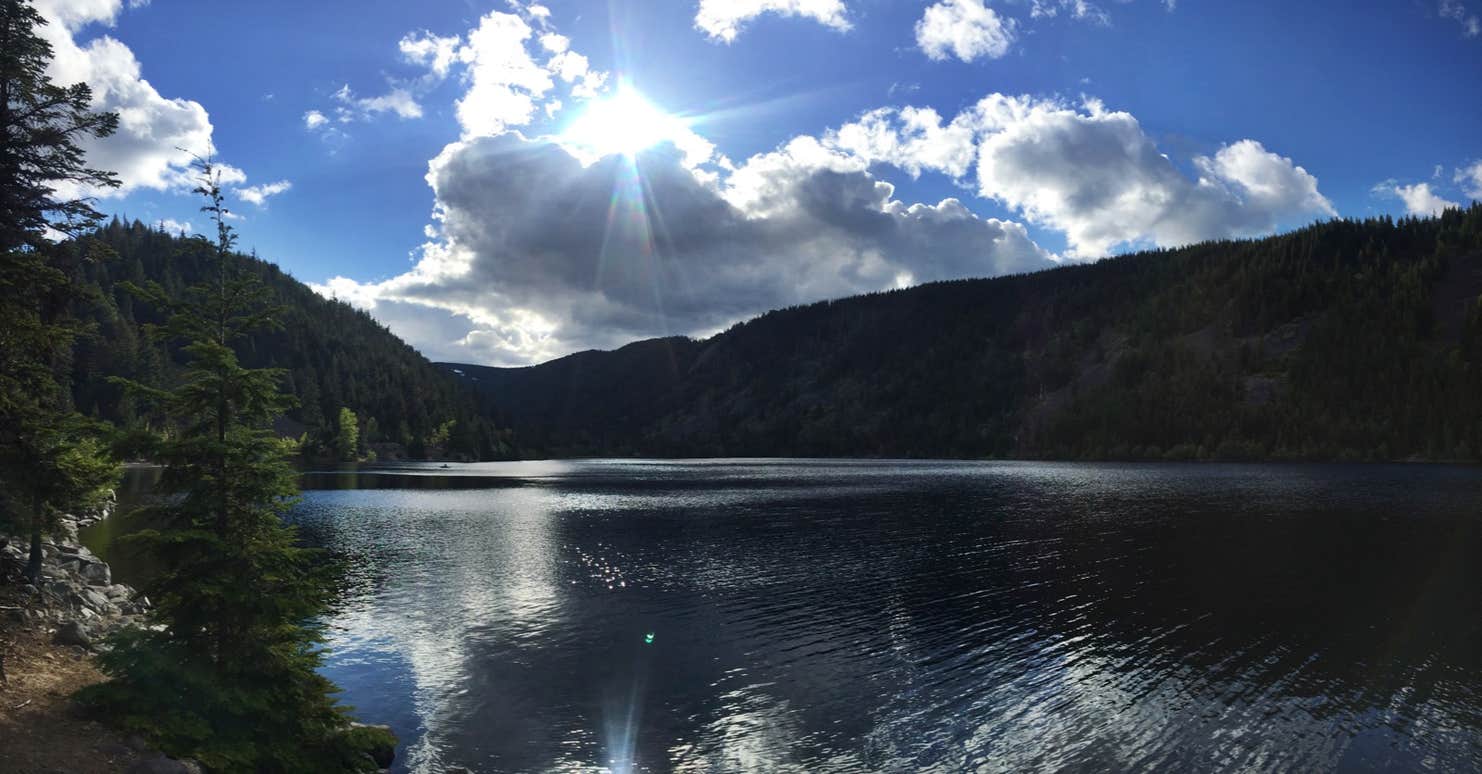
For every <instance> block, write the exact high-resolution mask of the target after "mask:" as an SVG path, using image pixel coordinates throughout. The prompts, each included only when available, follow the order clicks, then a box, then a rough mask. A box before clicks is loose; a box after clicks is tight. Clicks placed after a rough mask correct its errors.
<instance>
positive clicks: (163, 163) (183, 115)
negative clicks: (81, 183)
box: [34, 0, 213, 196]
mask: <svg viewBox="0 0 1482 774" xmlns="http://www.w3.org/2000/svg"><path fill="white" fill-rule="evenodd" d="M34 6H35V8H36V10H37V11H38V12H40V13H41V15H42V16H43V17H44V18H46V19H47V21H49V22H50V23H49V24H47V25H45V26H44V27H42V28H41V29H40V30H39V32H40V34H41V36H42V37H43V38H45V39H46V41H47V42H48V43H50V44H51V46H52V53H53V56H54V58H53V59H52V63H51V66H50V67H49V69H48V71H47V75H48V76H49V77H51V78H52V79H53V80H54V81H56V82H58V83H67V84H71V83H78V82H85V83H87V84H88V85H89V86H91V87H92V89H93V105H94V107H95V108H97V109H100V110H108V111H114V112H117V113H118V114H119V128H118V132H117V133H115V134H114V135H113V136H112V137H108V138H104V139H101V140H98V139H93V138H87V139H85V140H84V141H83V142H82V145H83V148H84V150H85V151H86V152H87V158H88V163H89V164H90V165H92V166H95V167H98V168H101V169H108V170H112V171H114V172H117V173H118V176H119V180H120V182H121V183H122V185H121V186H120V187H119V188H117V189H111V190H104V191H82V190H77V189H66V190H63V191H62V193H63V194H64V195H85V194H92V195H102V196H122V195H125V194H127V193H129V192H131V191H134V190H136V189H139V188H152V189H156V190H164V189H168V188H172V187H175V186H178V185H179V184H180V183H181V181H182V179H183V177H184V175H185V170H187V169H188V168H189V165H190V162H191V156H190V153H188V152H186V151H182V150H180V149H181V148H185V149H188V150H189V151H193V152H196V153H201V154H206V153H210V152H211V151H212V149H213V146H212V142H211V133H212V130H211V120H210V117H209V116H208V115H207V113H206V109H205V108H204V107H202V106H201V105H200V103H198V102H194V101H192V100H186V99H176V98H166V97H164V96H162V95H161V94H160V93H159V91H158V90H156V89H155V88H154V86H153V85H151V84H150V83H149V81H147V80H145V79H144V77H143V72H142V68H141V67H140V64H139V60H138V59H136V58H135V57H134V53H133V52H132V51H131V50H129V48H128V46H125V45H124V44H123V43H120V42H119V41H118V40H116V39H114V38H113V37H110V36H108V35H102V36H100V37H97V38H94V39H92V40H90V41H88V42H87V43H86V45H80V44H79V43H78V42H77V40H76V36H77V35H78V34H79V33H81V32H82V31H84V30H85V29H86V28H89V27H91V26H94V25H103V26H112V25H113V23H114V22H115V20H116V19H117V17H118V15H119V13H120V12H121V11H122V10H123V7H124V2H123V0H34ZM130 7H138V6H137V4H130Z"/></svg>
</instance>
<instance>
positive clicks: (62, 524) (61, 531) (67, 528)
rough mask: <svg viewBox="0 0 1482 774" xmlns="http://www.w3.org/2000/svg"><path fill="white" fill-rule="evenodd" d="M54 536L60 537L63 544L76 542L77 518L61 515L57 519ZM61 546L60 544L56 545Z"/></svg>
mask: <svg viewBox="0 0 1482 774" xmlns="http://www.w3.org/2000/svg"><path fill="white" fill-rule="evenodd" d="M56 537H59V538H61V541H60V542H61V543H63V544H74V543H76V542H77V519H75V518H72V517H71V516H63V517H62V518H60V519H58V520H57V530H56ZM58 547H59V548H61V547H62V546H58Z"/></svg>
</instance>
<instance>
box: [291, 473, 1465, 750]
mask: <svg viewBox="0 0 1482 774" xmlns="http://www.w3.org/2000/svg"><path fill="white" fill-rule="evenodd" d="M305 485H306V488H308V489H309V490H310V491H307V492H306V493H305V496H304V499H303V502H302V504H301V505H300V506H299V507H298V508H297V510H296V511H295V520H296V521H297V523H298V524H299V525H300V526H301V528H302V530H303V533H304V535H305V537H306V539H307V540H309V541H310V542H312V543H314V544H316V545H320V546H323V547H325V548H328V549H330V550H331V551H333V552H335V553H337V554H340V555H343V556H346V557H348V558H350V559H353V560H354V571H353V576H352V577H351V578H350V579H349V582H348V586H347V589H346V594H345V600H344V602H343V603H342V605H341V606H340V607H339V609H338V610H337V611H336V612H335V614H334V615H333V616H332V618H331V620H330V626H331V635H332V639H331V646H332V647H333V649H334V652H333V655H332V657H331V658H330V660H329V663H328V665H327V667H326V671H327V673H328V674H329V676H330V677H332V678H333V679H334V680H335V681H337V682H338V683H339V684H340V685H341V686H343V687H344V688H345V699H346V701H347V702H348V703H350V704H353V705H355V706H356V707H357V708H358V710H359V713H360V714H361V716H362V717H363V718H365V719H367V720H370V721H372V722H389V723H391V724H392V725H393V726H394V727H395V728H396V730H397V732H398V734H400V736H401V738H402V740H403V741H404V747H403V748H402V750H401V751H400V752H401V753H402V757H401V758H400V760H399V762H398V767H399V770H400V771H416V772H424V771H426V772H438V771H441V770H442V769H443V768H444V767H445V766H451V765H459V766H465V767H468V768H469V769H471V770H473V771H490V772H492V771H510V772H526V771H556V770H559V771H586V770H592V771H596V770H603V769H608V770H615V771H629V770H631V771H696V772H698V771H738V772H741V771H744V772H752V771H797V772H830V771H839V772H844V771H849V772H852V771H864V770H869V771H964V770H972V771H1030V770H1080V771H1107V770H1163V771H1180V772H1182V771H1248V770H1263V771H1300V772H1313V771H1393V770H1437V771H1460V770H1472V771H1476V770H1478V769H1482V471H1479V470H1477V469H1472V468H1462V467H1443V466H1298V465H1272V466H1240V465H1115V464H1107V465H1099V464H1098V465H1087V464H1038V463H914V462H845V461H758V460H724V461H701V462H693V461H685V462H664V461H637V462H635V461H584V462H561V463H553V462H545V463H492V464H481V465H462V466H455V467H454V468H453V469H451V470H442V469H438V468H437V467H436V466H433V465H427V466H410V467H408V468H405V469H400V470H394V471H386V470H383V471H379V472H366V471H362V472H358V473H355V472H349V473H340V474H311V475H308V476H306V478H305ZM649 635H652V641H651V642H650V641H648V636H649Z"/></svg>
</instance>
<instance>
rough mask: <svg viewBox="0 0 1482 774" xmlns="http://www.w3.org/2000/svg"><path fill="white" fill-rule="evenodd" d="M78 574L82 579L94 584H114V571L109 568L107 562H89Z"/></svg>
mask: <svg viewBox="0 0 1482 774" xmlns="http://www.w3.org/2000/svg"><path fill="white" fill-rule="evenodd" d="M78 574H79V575H81V576H82V579H83V580H85V581H87V582H88V583H89V584H91V585H93V586H111V585H113V571H112V570H110V569H109V568H108V563H107V562H89V563H87V564H84V565H82V567H81V568H80V570H79V571H78Z"/></svg>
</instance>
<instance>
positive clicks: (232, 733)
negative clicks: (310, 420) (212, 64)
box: [83, 162, 394, 772]
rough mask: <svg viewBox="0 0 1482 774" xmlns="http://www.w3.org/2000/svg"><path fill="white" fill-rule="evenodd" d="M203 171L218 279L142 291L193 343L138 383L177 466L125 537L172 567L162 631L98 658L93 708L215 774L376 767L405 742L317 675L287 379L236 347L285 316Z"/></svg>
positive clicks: (322, 583) (315, 591)
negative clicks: (179, 363)
mask: <svg viewBox="0 0 1482 774" xmlns="http://www.w3.org/2000/svg"><path fill="white" fill-rule="evenodd" d="M198 168H199V171H200V172H201V174H202V182H201V187H200V188H199V189H197V190H198V192H199V193H201V194H202V195H204V196H205V197H206V198H207V199H208V200H209V204H208V205H207V206H205V207H203V208H202V210H203V211H204V212H206V213H208V214H209V215H210V217H211V220H212V222H213V223H214V224H215V226H216V237H217V238H216V242H215V245H214V252H215V255H216V261H217V266H216V273H215V277H214V279H213V280H212V281H209V282H205V283H201V284H197V285H195V286H193V287H191V288H190V289H189V290H188V291H187V293H186V294H185V295H184V296H183V297H181V298H171V297H169V296H168V295H167V294H166V293H165V291H164V289H163V288H161V287H160V286H159V285H157V284H150V285H149V286H147V287H143V288H139V287H135V288H134V292H136V293H137V294H138V295H139V296H141V297H142V298H145V299H147V300H149V301H150V302H151V303H153V304H156V305H158V306H160V307H161V308H167V309H169V310H170V312H171V314H170V316H169V317H168V321H167V322H166V323H165V324H164V325H163V326H160V327H159V328H157V329H155V331H154V334H155V335H158V336H162V337H166V338H168V339H169V340H171V341H175V342H184V351H185V353H186V355H187V357H188V359H189V362H188V367H187V370H186V372H185V374H184V377H183V380H182V381H181V383H180V384H179V386H177V387H175V388H174V389H171V390H160V389H156V388H152V387H148V386H146V385H142V384H138V383H131V384H129V385H127V386H128V388H129V389H131V390H132V391H133V392H134V393H136V394H137V395H138V397H139V398H140V399H141V400H143V401H146V402H153V403H155V404H157V405H158V406H159V407H160V408H161V409H162V410H163V414H164V415H165V416H167V417H169V418H170V420H171V421H170V425H169V428H168V431H167V432H168V435H164V436H161V437H159V438H158V439H157V440H156V442H155V443H154V445H153V449H151V452H152V456H154V457H155V458H156V459H158V460H160V461H161V462H163V463H164V464H165V466H166V468H165V471H164V473H163V475H162V477H161V480H160V490H161V493H162V494H164V495H165V496H166V497H165V498H164V499H163V504H161V505H158V506H156V507H154V508H153V509H152V510H153V513H151V514H149V516H148V518H149V520H150V522H151V523H154V524H158V525H160V526H159V527H158V528H156V529H153V530H146V531H144V532H141V533H139V534H137V535H136V536H133V537H131V538H130V539H131V540H133V541H137V542H138V543H139V544H141V546H142V547H143V548H144V549H146V550H147V551H149V552H150V553H151V554H152V555H154V556H155V557H156V559H157V560H158V563H159V565H160V567H161V572H160V573H159V575H158V576H157V577H156V578H155V579H154V580H153V581H151V582H150V583H149V584H148V585H147V586H146V591H147V593H148V594H149V596H150V597H151V599H152V600H153V601H154V603H155V607H154V610H153V612H152V613H151V621H150V623H152V624H155V625H157V626H156V627H155V628H154V629H145V630H137V629H135V630H130V631H127V632H125V633H124V634H121V635H119V636H118V637H117V639H116V641H115V642H114V643H113V644H114V648H113V650H112V652H110V653H108V654H106V655H105V656H103V657H102V658H101V659H100V660H101V663H102V665H103V668H104V671H105V672H106V673H107V674H108V675H109V676H110V677H112V678H113V679H112V681H111V682H108V683H105V684H103V685H101V686H97V687H95V688H93V689H90V690H89V691H87V692H86V693H85V694H84V696H83V701H84V703H86V704H88V705H90V706H92V707H95V708H97V709H99V710H103V711H106V713H107V715H108V716H109V717H110V718H111V719H112V720H113V721H114V722H116V723H118V724H120V725H122V726H124V727H125V728H127V729H128V730H131V731H134V732H137V733H141V734H144V735H146V736H147V737H148V738H150V740H151V741H153V742H154V743H156V744H157V745H159V747H160V748H161V749H163V750H165V751H166V752H168V753H171V754H174V755H179V756H190V757H195V758H197V759H199V760H201V761H202V762H203V763H205V764H206V765H207V766H209V767H210V768H212V769H213V770H219V771H244V772H251V771H256V772H278V771H281V772H299V771H303V772H311V771H312V772H334V771H358V770H375V769H376V768H377V766H376V764H375V763H374V761H373V760H372V758H371V757H370V755H369V753H370V751H372V750H375V749H386V748H389V747H390V746H392V745H394V740H393V739H391V738H390V736H389V734H387V733H385V732H382V731H378V730H374V729H368V728H352V727H351V725H350V718H349V715H348V709H347V708H346V707H344V706H342V705H340V704H338V703H337V702H336V701H335V699H334V697H333V694H334V693H335V692H336V690H337V689H336V688H335V686H334V685H333V684H332V683H330V681H329V680H327V679H325V678H324V677H322V676H321V675H319V674H318V672H317V671H316V668H317V667H318V666H319V665H320V662H321V659H322V653H323V650H322V647H321V642H322V639H321V637H320V635H319V632H318V630H317V628H316V627H314V626H313V625H311V624H310V623H308V622H309V621H310V619H312V618H313V617H314V616H315V615H317V614H319V613H322V612H323V611H324V609H325V605H326V604H327V601H328V595H329V591H328V589H329V581H330V569H331V568H330V566H329V565H328V563H326V562H325V561H323V560H322V559H321V558H320V557H319V556H318V555H317V553H315V552H312V551H310V550H308V549H305V548H302V547H300V546H298V545H297V544H296V542H295V532H294V530H293V529H292V528H291V527H289V526H288V525H286V524H285V523H284V522H283V514H284V512H285V511H287V509H288V508H289V507H290V506H291V505H292V504H293V502H294V500H295V498H296V496H297V494H298V490H297V484H296V480H297V478H296V474H295V471H294V470H293V468H292V467H291V465H290V463H289V459H290V456H291V455H292V454H293V453H294V452H295V449H294V446H293V443H292V442H290V441H286V440H283V439H280V438H278V437H277V436H276V435H275V434H274V433H273V432H272V431H271V427H270V426H271V422H272V420H273V419H274V418H276V417H277V416H279V415H280V414H281V413H282V412H283V411H284V409H285V408H287V407H288V405H289V403H290V399H288V398H287V397H286V396H285V395H284V394H283V393H281V392H280V391H279V387H278V385H279V382H280V380H281V379H282V376H283V372H282V371H281V370H280V369H266V368H246V367H244V366H243V365H242V364H241V363H240V362H239V361H238V357H237V353H236V351H235V350H234V348H233V345H234V344H236V343H238V342H240V341H241V340H242V339H243V338H244V337H246V336H247V335H248V334H249V333H250V332H251V331H254V330H258V329H261V328H265V327H271V326H273V325H274V324H275V316H276V315H277V314H279V313H280V309H278V308H276V307H273V306H271V305H269V304H268V291H267V289H266V288H265V287H264V286H263V284H262V283H261V281H259V280H258V279H257V278H256V277H255V276H252V275H250V274H246V273H243V272H241V271H238V270H236V269H235V268H234V267H235V266H236V264H234V263H232V262H231V261H229V260H228V258H229V255H230V252H231V248H232V244H233V241H234V235H233V233H232V229H231V227H230V226H229V225H227V223H226V220H225V215H226V210H225V208H224V207H223V205H222V193H221V187H220V184H219V178H218V175H217V173H216V172H215V170H214V169H213V168H212V166H211V164H210V163H209V162H201V163H200V164H199V165H198Z"/></svg>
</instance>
